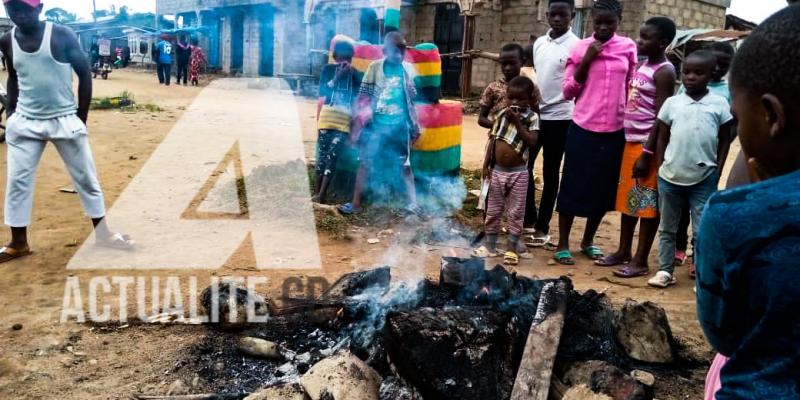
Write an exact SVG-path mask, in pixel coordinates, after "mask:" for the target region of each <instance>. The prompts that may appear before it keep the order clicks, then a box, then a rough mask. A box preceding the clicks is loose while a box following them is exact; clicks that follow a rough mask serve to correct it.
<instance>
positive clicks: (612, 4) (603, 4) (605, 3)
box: [592, 0, 622, 17]
mask: <svg viewBox="0 0 800 400" xmlns="http://www.w3.org/2000/svg"><path fill="white" fill-rule="evenodd" d="M592 9H593V10H605V11H612V12H614V13H616V14H617V15H619V16H620V17H621V16H622V3H620V2H619V1H618V0H594V2H593V3H592Z"/></svg>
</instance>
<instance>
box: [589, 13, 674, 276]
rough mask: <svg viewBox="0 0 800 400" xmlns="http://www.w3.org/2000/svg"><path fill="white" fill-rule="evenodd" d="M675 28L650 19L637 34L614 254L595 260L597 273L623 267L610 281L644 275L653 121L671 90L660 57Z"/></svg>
mask: <svg viewBox="0 0 800 400" xmlns="http://www.w3.org/2000/svg"><path fill="white" fill-rule="evenodd" d="M676 29H677V28H676V27H675V23H674V22H672V20H671V19H669V18H666V17H654V18H651V19H649V20H647V22H645V23H644V25H642V27H641V28H640V29H639V41H638V43H637V44H638V46H639V54H640V55H643V56H646V57H647V60H646V61H645V62H644V63H643V64H642V65H640V66H639V68H638V69H637V70H636V75H634V77H633V80H632V81H631V87H630V90H629V93H628V106H627V108H626V109H625V140H626V143H625V152H624V153H623V155H622V170H621V172H620V178H619V180H620V184H619V189H618V190H617V211H619V212H620V213H621V215H622V222H621V227H622V228H621V229H620V238H619V248H618V249H617V251H616V252H615V253H614V254H611V255H609V256H607V257H603V258H601V259H600V260H597V261H596V262H595V264H597V265H599V266H601V267H613V266H616V265H622V264H626V263H628V262H630V263H628V264H627V265H626V266H624V267H623V268H622V269H619V270H616V271H614V275H616V276H619V277H622V278H633V277H637V276H643V275H646V274H647V272H648V270H649V266H648V262H647V259H648V257H649V256H650V249H651V247H652V246H653V241H654V240H655V238H656V233H657V232H658V222H659V220H658V190H657V181H656V175H657V168H656V165H655V161H656V160H655V157H653V156H654V155H655V152H654V149H655V148H656V144H657V142H658V135H657V134H654V133H653V131H654V130H655V131H656V132H658V130H657V129H656V116H657V115H658V111H659V110H660V109H661V105H662V104H664V102H665V101H666V100H667V98H669V97H670V96H672V94H673V92H674V90H675V78H676V75H675V67H674V66H673V65H672V63H670V62H669V60H667V56H666V55H665V54H664V51H666V49H667V47H668V46H669V45H670V43H672V40H673V39H674V38H675V34H676ZM639 220H641V225H640V228H639V245H638V247H637V249H636V256H635V257H631V247H632V245H633V235H634V231H635V230H636V225H637V224H638V223H639Z"/></svg>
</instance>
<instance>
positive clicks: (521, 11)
mask: <svg viewBox="0 0 800 400" xmlns="http://www.w3.org/2000/svg"><path fill="white" fill-rule="evenodd" d="M540 1H542V2H546V1H547V0H505V1H503V2H502V3H501V4H502V7H501V6H499V5H497V6H491V5H490V6H488V7H484V8H483V9H482V10H481V11H480V16H478V17H477V19H476V30H475V48H476V49H479V50H484V51H489V52H493V53H496V52H498V51H500V48H501V47H502V46H503V44H506V43H511V42H516V43H520V44H523V45H525V44H527V43H528V41H529V39H530V36H531V35H535V36H537V37H538V36H541V35H544V34H545V33H546V32H547V29H548V27H547V23H546V22H544V21H539V18H538V16H539V2H540ZM403 16H404V17H406V18H405V19H407V20H408V19H413V21H403V25H402V26H401V30H402V31H403V32H404V33H406V35H407V36H408V39H409V41H410V42H412V43H421V42H433V32H434V22H435V18H436V5H435V4H427V5H424V6H422V7H420V9H419V11H418V12H416V13H412V10H411V9H410V8H407V9H404V10H403ZM407 16H408V17H407ZM499 76H500V66H499V64H497V63H495V62H493V61H490V60H486V59H476V60H475V61H474V63H473V70H472V90H473V92H475V93H479V92H481V91H482V90H483V88H484V87H486V85H488V84H489V83H490V82H492V81H493V80H495V79H497V78H498V77H499Z"/></svg>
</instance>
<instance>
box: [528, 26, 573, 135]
mask: <svg viewBox="0 0 800 400" xmlns="http://www.w3.org/2000/svg"><path fill="white" fill-rule="evenodd" d="M551 31H552V30H549V31H547V34H546V35H544V36H542V37H540V38H539V39H536V42H535V43H534V44H533V62H534V67H535V68H536V74H537V75H538V78H539V90H540V91H541V92H542V102H541V104H539V109H540V111H541V112H540V114H541V119H542V120H544V121H564V120H570V119H572V110H573V109H575V102H573V101H570V100H564V95H563V94H562V91H561V85H562V84H563V83H564V75H565V71H566V68H567V59H568V58H569V54H570V50H571V49H572V46H574V45H575V44H576V43H578V42H579V41H580V38H578V37H577V36H575V34H574V33H572V31H571V30H569V31H567V33H565V34H563V35H561V36H560V37H558V38H556V39H553V38H552V37H550V32H551Z"/></svg>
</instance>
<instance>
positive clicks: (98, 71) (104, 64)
mask: <svg viewBox="0 0 800 400" xmlns="http://www.w3.org/2000/svg"><path fill="white" fill-rule="evenodd" d="M112 70H113V68H112V66H111V56H101V57H100V58H99V59H98V60H97V62H96V63H95V64H94V65H92V73H93V74H94V77H95V78H97V75H100V76H101V77H102V78H103V80H106V79H108V74H110V73H111V71H112Z"/></svg>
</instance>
